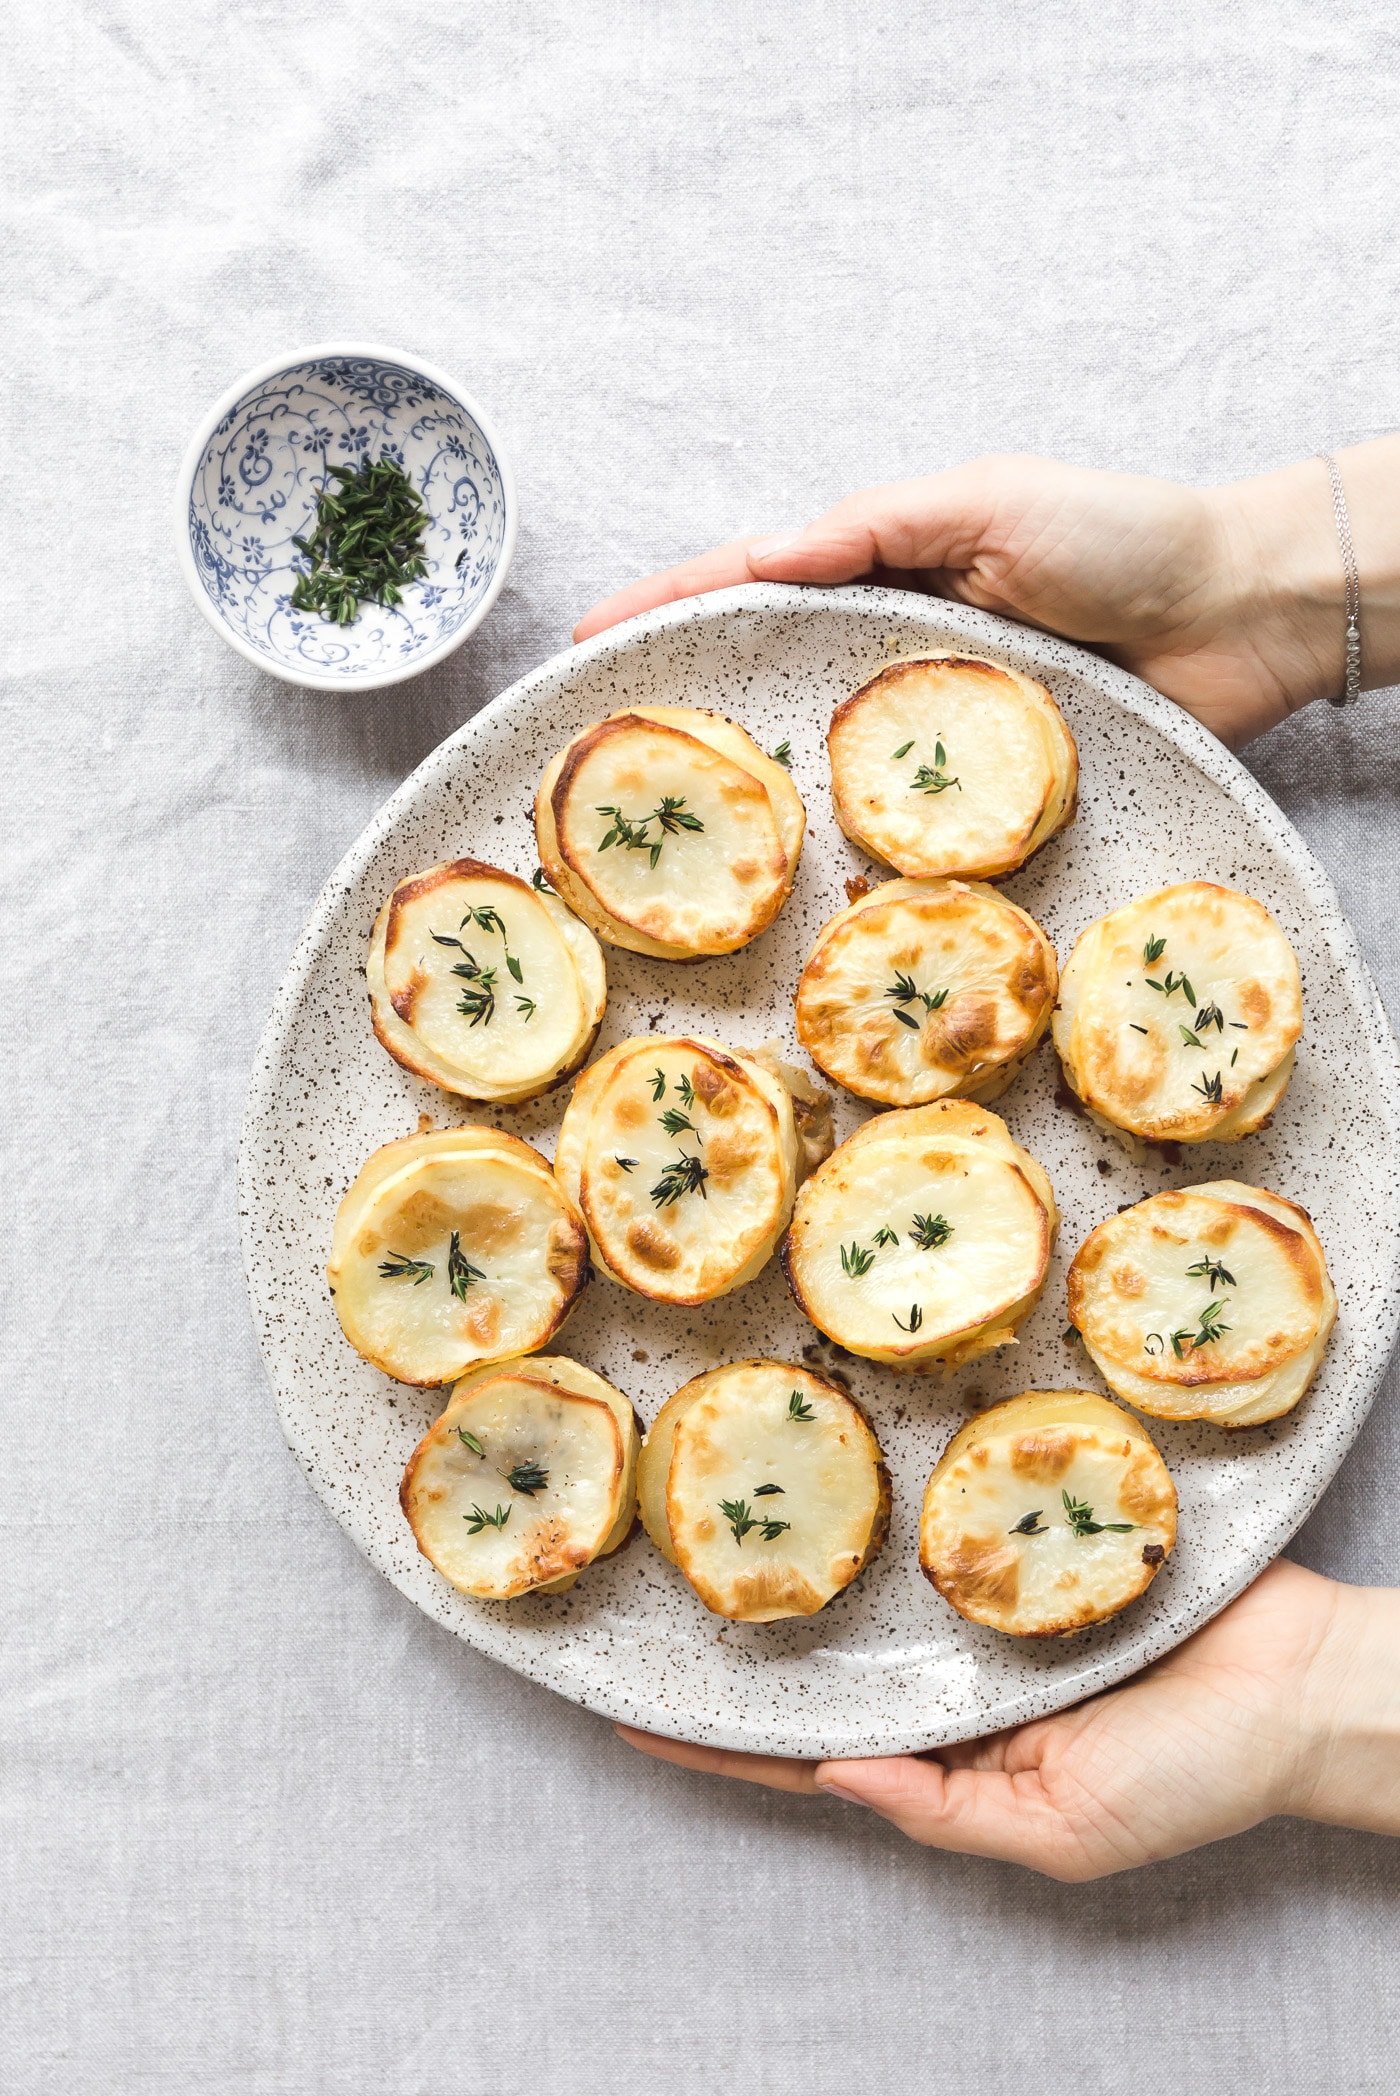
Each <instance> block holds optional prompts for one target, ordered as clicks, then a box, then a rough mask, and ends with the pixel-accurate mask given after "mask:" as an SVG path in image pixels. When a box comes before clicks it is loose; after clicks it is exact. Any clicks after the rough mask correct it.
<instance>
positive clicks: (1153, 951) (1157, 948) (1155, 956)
mask: <svg viewBox="0 0 1400 2096" xmlns="http://www.w3.org/2000/svg"><path fill="white" fill-rule="evenodd" d="M1166 950H1167V942H1166V940H1165V939H1149V940H1148V942H1147V944H1146V945H1145V946H1144V947H1143V949H1142V957H1143V960H1144V961H1145V962H1146V963H1147V966H1148V967H1149V968H1151V967H1153V966H1155V964H1156V963H1157V962H1158V961H1160V960H1161V958H1162V955H1163V954H1164V953H1165V952H1166Z"/></svg>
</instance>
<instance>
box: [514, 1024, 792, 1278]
mask: <svg viewBox="0 0 1400 2096" xmlns="http://www.w3.org/2000/svg"><path fill="white" fill-rule="evenodd" d="M797 1169H798V1141H797V1134H796V1128H795V1124H794V1118H793V1108H792V1100H791V1097H790V1096H789V1093H788V1091H787V1089H786V1087H785V1086H784V1085H783V1084H782V1083H781V1081H780V1080H779V1079H778V1078H777V1077H776V1076H775V1075H774V1074H773V1072H772V1070H771V1069H767V1068H764V1067H762V1066H761V1065H759V1064H758V1063H757V1062H754V1061H751V1060H750V1059H749V1058H748V1057H747V1056H744V1055H740V1054H737V1053H736V1052H734V1051H733V1050H730V1049H726V1048H722V1047H721V1046H720V1044H719V1043H718V1042H717V1041H711V1040H707V1039H705V1038H703V1037H701V1036H692V1035H681V1036H678V1037H676V1038H665V1037H659V1036H657V1035H655V1034H642V1035H639V1036H637V1037H636V1038H635V1039H633V1040H629V1041H623V1042H621V1043H620V1044H619V1045H618V1046H617V1047H616V1048H613V1049H610V1050H609V1052H608V1053H607V1054H606V1055H604V1056H601V1057H600V1058H599V1060H598V1061H597V1062H596V1063H594V1064H593V1065H592V1066H591V1067H590V1068H589V1069H587V1070H585V1071H584V1073H583V1075H582V1077H580V1079H579V1080H578V1083H577V1084H576V1085H575V1087H574V1092H573V1097H572V1098H571V1099H570V1101H569V1105H568V1108H567V1110H566V1112H565V1115H564V1121H563V1125H562V1127H561V1128H560V1131H559V1142H558V1145H557V1148H556V1155H555V1170H556V1172H557V1174H558V1177H559V1182H560V1184H561V1186H563V1187H564V1188H565V1190H566V1191H567V1193H568V1194H569V1196H570V1198H571V1199H572V1200H573V1201H574V1202H576V1204H577V1205H578V1207H579V1209H580V1211H581V1212H582V1214H583V1217H584V1220H585V1222H586V1224H587V1226H588V1232H589V1236H590V1239H591V1241H592V1243H593V1246H594V1248H595V1254H596V1258H597V1263H598V1267H599V1270H600V1271H601V1272H603V1273H604V1274H606V1275H607V1276H608V1277H609V1279H611V1280H614V1281H618V1282H620V1283H621V1284H622V1285H623V1286H624V1287H625V1288H631V1289H634V1290H635V1291H636V1292H637V1294H639V1295H645V1296H650V1297H651V1298H652V1299H653V1300H654V1301H656V1302H666V1303H703V1302H708V1301H710V1300H711V1298H712V1297H714V1296H718V1295H725V1294H727V1293H728V1292H729V1290H730V1289H732V1288H739V1287H742V1286H743V1284H744V1283H745V1282H746V1281H751V1280H752V1279H753V1277H754V1275H755V1274H757V1273H758V1272H759V1270H760V1269H761V1268H762V1267H763V1266H764V1265H766V1263H767V1261H768V1260H769V1259H770V1258H771V1257H772V1254H773V1252H774V1250H775V1248H776V1246H777V1243H778V1240H779V1238H780V1237H781V1236H782V1233H783V1231H784V1230H785V1229H786V1228H787V1224H788V1218H789V1217H790V1215H791V1214H792V1202H793V1196H794V1194H795V1192H796V1189H797Z"/></svg>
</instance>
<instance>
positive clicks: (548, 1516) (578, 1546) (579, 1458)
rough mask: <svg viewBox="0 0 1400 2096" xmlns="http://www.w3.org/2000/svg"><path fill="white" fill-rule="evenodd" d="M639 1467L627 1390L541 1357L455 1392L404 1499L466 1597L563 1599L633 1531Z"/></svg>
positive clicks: (417, 1528)
mask: <svg viewBox="0 0 1400 2096" xmlns="http://www.w3.org/2000/svg"><path fill="white" fill-rule="evenodd" d="M636 1462H637V1430H636V1421H635V1418H634V1415H633V1412H632V1407H631V1405H630V1404H629V1403H628V1401H627V1399H626V1398H625V1397H624V1396H623V1395H622V1393H621V1391H620V1390H615V1389H614V1388H613V1386H612V1384H611V1383H607V1382H605V1381H604V1379H603V1378H602V1377H601V1376H598V1375H594V1374H593V1373H592V1371H591V1370H590V1369H586V1368H581V1367H580V1366H579V1364H578V1363H577V1362H576V1361H569V1360H566V1359H565V1358H563V1357H562V1356H557V1355H556V1356H547V1355H540V1356H536V1357H535V1358H533V1359H530V1360H523V1361H508V1362H505V1363H497V1364H495V1365H493V1366H491V1367H489V1368H484V1369H479V1370H477V1371H476V1372H475V1373H474V1374H472V1375H469V1376H467V1377H465V1378H464V1379H463V1380H462V1381H461V1382H459V1383H458V1384H457V1386H456V1388H455V1389H454V1390H453V1392H452V1395H451V1398H450V1399H449V1401H448V1405H447V1409H446V1410H445V1411H444V1413H443V1414H442V1417H441V1418H440V1419H439V1420H438V1421H437V1423H436V1424H435V1425H434V1426H432V1427H431V1428H430V1429H429V1431H428V1432H427V1434H425V1436H424V1437H423V1439H422V1441H420V1443H419V1444H418V1447H417V1448H416V1449H415V1450H414V1452H413V1455H412V1456H411V1458H410V1459H409V1463H408V1468H407V1469H406V1470H405V1471H404V1474H403V1482H402V1484H401V1485H400V1487H399V1503H400V1505H401V1506H402V1508H403V1511H404V1515H405V1517H406V1519H407V1521H408V1524H409V1527H410V1528H411V1529H412V1530H413V1534H414V1538H415V1540H416V1542H417V1544H418V1548H419V1549H420V1550H421V1551H422V1553H423V1555H424V1557H426V1558H428V1559H429V1560H430V1561H431V1562H432V1563H433V1564H434V1565H435V1566H436V1567H437V1569H438V1571H439V1572H441V1573H442V1575H443V1577H444V1578H445V1579H448V1580H450V1581H451V1582H452V1584H453V1586H454V1587H456V1588H457V1589H458V1590H459V1591H460V1592H461V1593H464V1594H475V1595H481V1596H484V1597H487V1598H490V1599H493V1600H500V1601H505V1600H510V1599H511V1598H512V1597H513V1596H515V1595H517V1594H524V1593H529V1592H532V1591H537V1590H547V1591H549V1592H555V1593H557V1592H560V1591H562V1590H563V1589H565V1588H567V1587H570V1586H572V1585H573V1583H574V1580H575V1579H576V1578H577V1576H578V1574H579V1572H580V1570H581V1569H582V1568H583V1567H584V1566H585V1565H589V1564H591V1563H592V1562H593V1560H594V1559H595V1558H598V1557H602V1556H604V1555H605V1554H606V1553H607V1552H608V1551H610V1550H614V1549H616V1548H617V1545H618V1544H619V1543H620V1542H621V1541H622V1540H623V1539H624V1538H625V1536H626V1535H627V1533H628V1531H629V1530H630V1528H631V1526H632V1522H633V1520H634V1518H635V1514H636V1498H635V1479H636Z"/></svg>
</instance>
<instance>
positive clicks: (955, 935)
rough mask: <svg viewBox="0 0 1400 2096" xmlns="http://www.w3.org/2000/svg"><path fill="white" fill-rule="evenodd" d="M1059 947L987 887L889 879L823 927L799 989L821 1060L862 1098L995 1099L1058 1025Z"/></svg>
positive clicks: (802, 1028) (802, 1023) (888, 1102)
mask: <svg viewBox="0 0 1400 2096" xmlns="http://www.w3.org/2000/svg"><path fill="white" fill-rule="evenodd" d="M1058 979H1059V978H1058V971H1057V969H1056V965H1055V950H1054V948H1053V947H1052V946H1051V944H1050V942H1049V940H1048V939H1047V938H1046V936H1045V934H1044V932H1043V931H1042V930H1041V929H1040V926H1039V925H1038V924H1037V923H1036V922H1035V920H1034V918H1032V917H1030V916H1028V915H1027V914H1026V912H1025V911H1024V910H1021V909H1018V908H1017V906H1016V905H1015V904H1014V903H1011V902H1008V901H1007V900H1006V898H1005V897H1004V896H1001V895H998V893H997V891H996V890H995V888H990V887H988V886H986V884H985V883H983V882H980V881H979V882H967V881H887V882H885V883H884V884H883V886H881V887H878V888H873V889H872V890H871V891H870V892H869V894H867V895H864V896H862V897H860V898H859V899H858V900H857V901H856V902H854V903H852V904H851V905H850V907H849V908H848V909H845V910H842V911H841V912H840V913H839V914H838V915H837V916H835V917H833V918H832V920H831V922H830V923H829V924H827V925H826V926H825V927H824V928H823V930H822V931H821V932H820V933H819V934H818V937H817V942H816V944H815V946H814V947H813V948H812V952H811V954H810V956H809V958H808V961H807V965H806V967H805V968H804V969H803V971H802V978H801V981H800V982H799V983H798V986H797V1033H798V1038H799V1040H800V1041H801V1042H802V1045H803V1047H804V1048H805V1049H806V1050H807V1053H808V1054H809V1055H810V1056H811V1058H812V1060H813V1062H815V1063H816V1064H817V1065H818V1067H819V1068H820V1069H822V1070H824V1071H825V1072H826V1073H827V1075H828V1076H829V1077H833V1078H835V1079H836V1081H837V1082H838V1083H839V1084H843V1085H845V1086H846V1087H847V1089H848V1090H849V1091H852V1092H855V1093H857V1094H858V1095H859V1096H860V1097H861V1098H864V1099H871V1100H874V1101H876V1102H877V1103H878V1104H880V1105H882V1106H916V1105H922V1104H923V1103H925V1102H926V1101H928V1100H930V1099H938V1098H944V1097H949V1096H953V1095H958V1096H963V1097H966V1096H968V1095H969V1094H971V1095H975V1096H976V1097H978V1098H991V1097H994V1096H995V1095H996V1094H997V1093H998V1092H1000V1091H1001V1090H1002V1089H1003V1088H1004V1086H1005V1085H1006V1084H1007V1083H1008V1082H1009V1080H1010V1078H1011V1077H1012V1076H1013V1075H1014V1074H1015V1070H1016V1068H1017V1067H1019V1063H1020V1061H1021V1060H1022V1059H1024V1057H1025V1056H1026V1055H1027V1054H1029V1052H1030V1050H1031V1049H1032V1048H1033V1047H1034V1046H1035V1044H1036V1042H1037V1041H1038V1040H1039V1039H1040V1038H1041V1036H1042V1035H1043V1033H1044V1032H1045V1029H1046V1027H1047V1026H1048V1025H1049V1023H1050V1013H1051V1010H1052V1007H1053V1006H1054V1002H1055V991H1056V986H1057V983H1058Z"/></svg>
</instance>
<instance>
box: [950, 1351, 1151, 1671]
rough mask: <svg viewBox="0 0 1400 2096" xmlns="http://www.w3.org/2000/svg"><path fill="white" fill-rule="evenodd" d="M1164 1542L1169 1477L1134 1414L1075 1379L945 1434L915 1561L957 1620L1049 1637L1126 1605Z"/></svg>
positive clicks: (1016, 1399) (1148, 1578)
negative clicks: (1070, 1385) (1067, 1386)
mask: <svg viewBox="0 0 1400 2096" xmlns="http://www.w3.org/2000/svg"><path fill="white" fill-rule="evenodd" d="M1175 1541H1176V1489H1175V1487H1174V1486H1173V1484H1172V1481H1171V1477H1170V1475H1169V1473H1168V1471H1167V1467H1166V1465H1165V1463H1164V1462H1163V1461H1162V1458H1161V1456H1160V1455H1159V1454H1158V1453H1157V1450H1156V1448H1155V1447H1154V1446H1153V1443H1152V1441H1151V1440H1150V1438H1149V1437H1148V1435H1147V1433H1146V1431H1145V1429H1144V1428H1143V1427H1142V1426H1141V1425H1140V1424H1139V1422H1138V1421H1137V1420H1135V1419H1133V1418H1132V1417H1131V1416H1130V1415H1129V1414H1128V1413H1126V1412H1122V1411H1120V1410H1119V1408H1118V1407H1117V1405H1113V1404H1110V1403H1109V1401H1108V1399H1107V1398H1103V1397H1097V1396H1094V1395H1093V1394H1092V1393H1090V1392H1089V1391H1087V1390H1055V1391H1034V1390H1032V1391H1027V1392H1026V1393H1025V1394H1024V1395H1023V1396H1021V1397H1013V1398H1010V1399H1009V1400H1008V1401H1007V1402H1006V1403H1005V1404H1000V1405H994V1406H993V1407H992V1408H991V1410H990V1411H987V1412H984V1413H982V1414H981V1415H980V1417H978V1418H976V1419H974V1420H971V1421H970V1422H969V1423H968V1425H967V1426H965V1427H963V1428H962V1430H961V1431H960V1432H959V1433H956V1434H955V1435H954V1436H953V1438H952V1440H951V1441H950V1442H949V1444H948V1446H947V1448H946V1449H945V1450H944V1452H943V1454H942V1456H941V1457H940V1458H939V1461H938V1463H937V1465H936V1467H935V1469H934V1472H933V1475H932V1476H931V1477H930V1479H929V1482H928V1489H927V1491H926V1492H925V1494H924V1508H923V1519H922V1522H921V1524H920V1530H919V1562H920V1564H921V1565H922V1566H923V1569H924V1572H925V1573H926V1575H927V1576H928V1578H929V1579H930V1580H931V1581H932V1582H933V1584H934V1586H936V1587H937V1589H938V1591H939V1593H940V1594H941V1595H942V1596H943V1598H944V1600H945V1601H948V1602H950V1603H951V1605H952V1606H953V1607H954V1608H955V1609H956V1610H957V1611H958V1614H959V1615H961V1616H966V1617H967V1618H968V1620H969V1621H970V1622H973V1623H986V1624H988V1625H990V1627H991V1628H992V1629H993V1630H1001V1631H1005V1632H1007V1633H1008V1634H1009V1635H1011V1636H1013V1637H1050V1636H1055V1635H1057V1634H1062V1633H1064V1632H1066V1631H1072V1630H1081V1629H1083V1628H1084V1627H1085V1626H1086V1625H1088V1624H1090V1623H1098V1622H1102V1620H1103V1619H1104V1618H1105V1617H1106V1616H1112V1615H1116V1614H1117V1612H1118V1610H1119V1609H1121V1608H1126V1607H1127V1605H1128V1603H1129V1602H1130V1601H1133V1600H1136V1598H1137V1596H1138V1595H1139V1594H1141V1593H1142V1592H1143V1590H1144V1588H1146V1587H1147V1586H1148V1585H1149V1584H1150V1582H1151V1581H1152V1580H1153V1579H1154V1578H1155V1576H1156V1574H1157V1571H1158V1568H1159V1567H1160V1565H1161V1564H1162V1561H1163V1559H1164V1558H1165V1557H1166V1556H1167V1554H1168V1553H1169V1552H1170V1550H1171V1548H1172V1545H1173V1544H1174V1542H1175Z"/></svg>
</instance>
